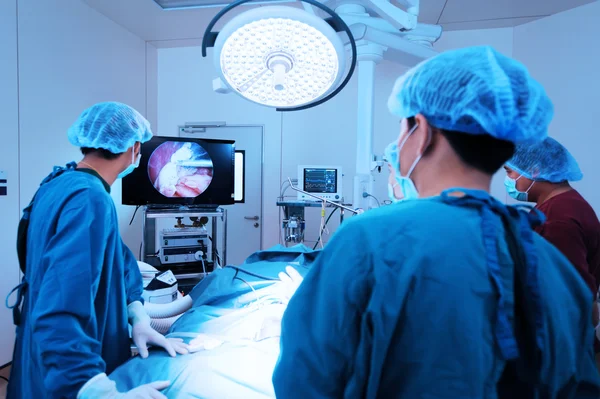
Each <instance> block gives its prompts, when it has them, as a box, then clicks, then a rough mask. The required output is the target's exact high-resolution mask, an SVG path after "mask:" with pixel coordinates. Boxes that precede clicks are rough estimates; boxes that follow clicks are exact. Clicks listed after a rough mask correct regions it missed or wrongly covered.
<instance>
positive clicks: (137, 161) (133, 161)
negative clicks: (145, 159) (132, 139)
mask: <svg viewBox="0 0 600 399" xmlns="http://www.w3.org/2000/svg"><path fill="white" fill-rule="evenodd" d="M134 157H135V155H134V151H133V150H132V151H131V165H129V166H128V167H127V169H125V170H124V171H122V172H121V173H119V176H117V178H118V179H122V178H124V177H125V176H127V175H128V174H130V173H131V172H133V171H134V170H135V168H137V167H138V166H140V160H141V159H142V153H141V152H140V153H139V154H138V156H137V159H134Z"/></svg>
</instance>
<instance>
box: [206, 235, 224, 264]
mask: <svg viewBox="0 0 600 399" xmlns="http://www.w3.org/2000/svg"><path fill="white" fill-rule="evenodd" d="M208 239H209V240H210V242H213V239H212V237H211V236H208ZM215 256H216V258H217V262H218V266H219V268H223V262H221V257H220V256H219V251H217V248H215Z"/></svg>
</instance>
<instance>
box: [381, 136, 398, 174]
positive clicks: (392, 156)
mask: <svg viewBox="0 0 600 399" xmlns="http://www.w3.org/2000/svg"><path fill="white" fill-rule="evenodd" d="M383 157H384V160H385V161H386V162H387V163H389V164H390V165H392V167H394V168H396V167H397V166H398V143H397V141H393V142H391V143H390V144H388V146H387V147H385V151H384V153H383Z"/></svg>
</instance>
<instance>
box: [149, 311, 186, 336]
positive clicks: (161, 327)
mask: <svg viewBox="0 0 600 399" xmlns="http://www.w3.org/2000/svg"><path fill="white" fill-rule="evenodd" d="M181 316H182V315H178V316H175V317H169V318H168V319H151V320H150V327H152V328H154V329H155V330H156V331H158V332H159V333H161V334H163V335H164V334H166V333H167V332H168V331H169V329H170V328H171V326H172V325H173V323H175V321H176V320H177V319H179V318H180V317H181Z"/></svg>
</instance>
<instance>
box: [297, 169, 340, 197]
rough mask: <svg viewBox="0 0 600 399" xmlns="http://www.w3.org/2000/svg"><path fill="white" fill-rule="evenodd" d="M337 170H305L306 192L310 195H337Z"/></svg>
mask: <svg viewBox="0 0 600 399" xmlns="http://www.w3.org/2000/svg"><path fill="white" fill-rule="evenodd" d="M337 174H338V171H337V169H329V168H327V169H323V168H305V169H304V179H303V180H304V191H306V192H308V193H326V194H334V193H337V181H338V179H337Z"/></svg>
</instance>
